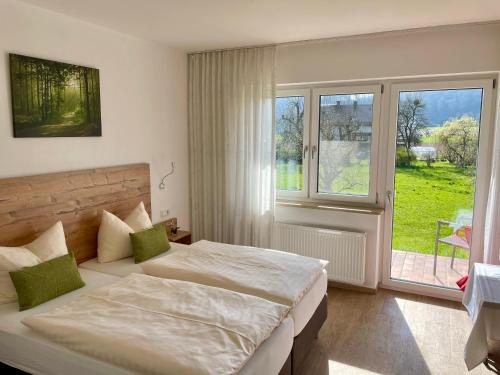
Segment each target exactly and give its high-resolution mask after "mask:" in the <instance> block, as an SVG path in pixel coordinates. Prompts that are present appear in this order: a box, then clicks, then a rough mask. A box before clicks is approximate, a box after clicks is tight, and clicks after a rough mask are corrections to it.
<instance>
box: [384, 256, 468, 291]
mask: <svg viewBox="0 0 500 375" xmlns="http://www.w3.org/2000/svg"><path fill="white" fill-rule="evenodd" d="M450 266H451V257H444V256H438V258H437V267H436V276H434V275H433V268H434V255H431V254H421V253H414V252H411V251H401V250H392V263H391V277H392V278H395V279H402V280H408V281H414V282H419V283H425V284H432V285H438V286H446V287H450V288H457V284H456V281H457V280H458V279H459V278H461V277H462V276H464V275H466V274H467V273H468V270H469V260H468V259H459V258H455V263H454V265H453V269H452V268H451V267H450Z"/></svg>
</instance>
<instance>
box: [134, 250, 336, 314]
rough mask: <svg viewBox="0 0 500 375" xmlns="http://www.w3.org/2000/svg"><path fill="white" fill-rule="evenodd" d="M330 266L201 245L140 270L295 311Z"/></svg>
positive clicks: (281, 255) (286, 256)
mask: <svg viewBox="0 0 500 375" xmlns="http://www.w3.org/2000/svg"><path fill="white" fill-rule="evenodd" d="M327 264H328V262H326V261H324V260H319V259H314V258H309V257H304V256H300V255H295V254H291V253H286V252H282V251H276V250H267V249H260V248H256V247H248V246H237V245H228V244H222V243H218V242H210V241H199V242H196V243H194V244H192V245H191V246H187V247H185V248H184V249H183V250H182V251H178V252H175V253H173V254H168V255H166V256H164V257H162V258H159V259H155V260H154V261H149V262H145V263H143V264H142V265H141V266H142V269H143V270H144V272H145V273H146V274H148V275H152V276H157V277H163V278H168V279H177V280H186V281H192V282H195V283H199V284H204V285H211V286H215V287H220V288H225V289H229V290H233V291H236V292H241V293H246V294H251V295H255V296H258V297H262V298H265V299H268V300H270V301H274V302H276V303H280V304H284V305H287V306H290V307H294V306H295V305H296V304H297V303H298V302H300V300H301V298H302V297H303V295H304V294H305V293H306V292H307V291H308V290H309V289H310V288H311V286H312V285H313V284H314V282H315V281H316V280H317V279H318V278H319V277H320V276H321V274H322V272H323V269H324V268H325V266H326V265H327Z"/></svg>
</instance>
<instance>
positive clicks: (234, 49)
mask: <svg viewBox="0 0 500 375" xmlns="http://www.w3.org/2000/svg"><path fill="white" fill-rule="evenodd" d="M276 46H278V44H276V43H273V44H258V45H254V46H247V47H228V48H218V49H207V50H203V51H196V52H188V55H201V54H202V53H208V52H224V51H237V50H240V49H252V48H264V47H276Z"/></svg>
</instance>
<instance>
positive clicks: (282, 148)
mask: <svg viewBox="0 0 500 375" xmlns="http://www.w3.org/2000/svg"><path fill="white" fill-rule="evenodd" d="M303 136H304V97H303V96H287V97H282V98H276V135H275V137H276V188H277V189H278V190H285V191H301V190H302V150H303Z"/></svg>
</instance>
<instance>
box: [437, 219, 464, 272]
mask: <svg viewBox="0 0 500 375" xmlns="http://www.w3.org/2000/svg"><path fill="white" fill-rule="evenodd" d="M441 225H447V226H449V227H453V228H455V230H454V231H453V233H452V234H451V235H449V236H447V237H443V238H439V236H440V234H441ZM471 238H472V226H471V225H470V224H465V225H462V224H458V223H453V222H450V221H445V220H438V222H437V231H436V241H435V243H434V276H436V266H437V255H438V247H439V243H445V244H447V245H451V246H453V253H452V255H451V268H453V262H454V261H455V252H456V250H457V247H459V248H461V249H464V250H468V251H470V246H471Z"/></svg>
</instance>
